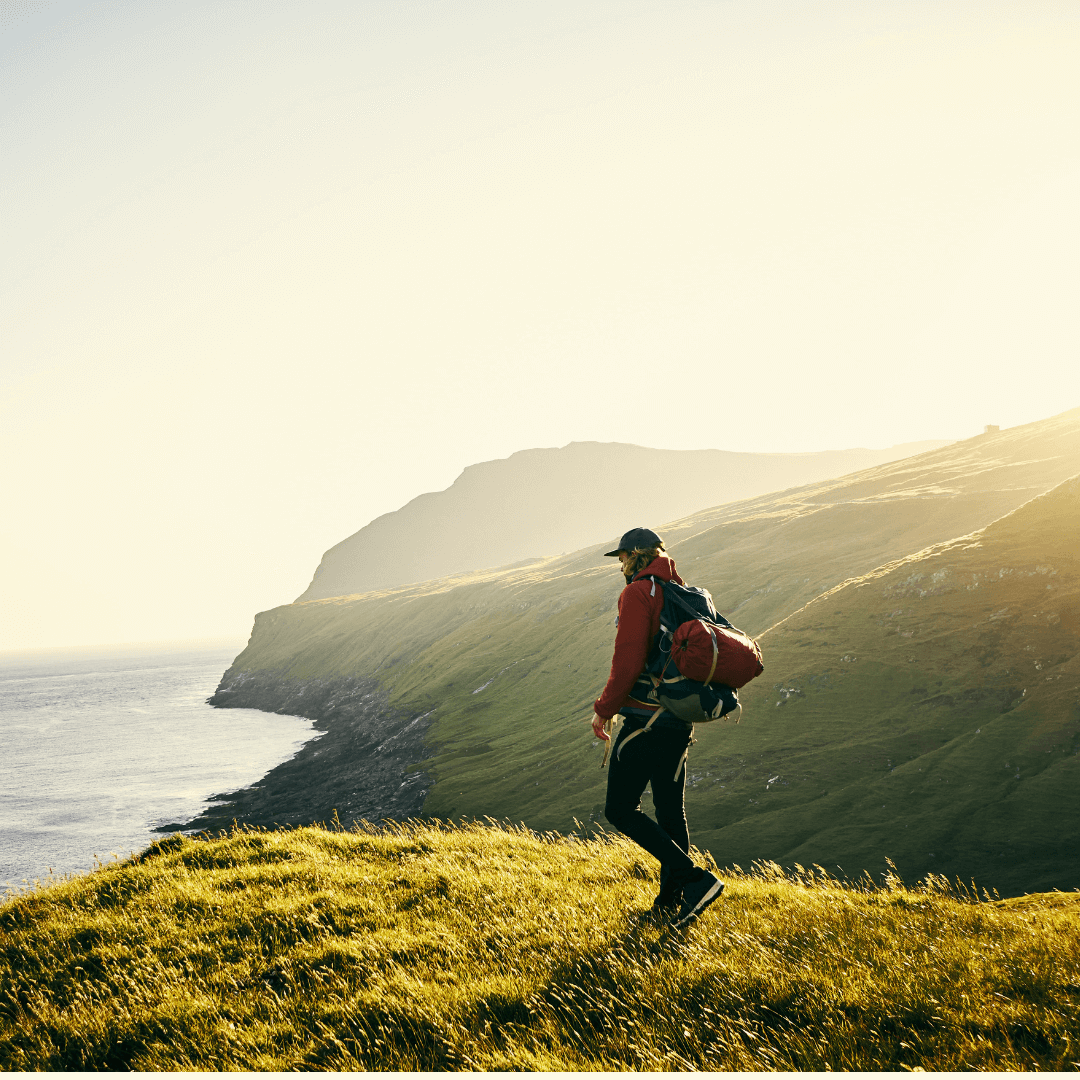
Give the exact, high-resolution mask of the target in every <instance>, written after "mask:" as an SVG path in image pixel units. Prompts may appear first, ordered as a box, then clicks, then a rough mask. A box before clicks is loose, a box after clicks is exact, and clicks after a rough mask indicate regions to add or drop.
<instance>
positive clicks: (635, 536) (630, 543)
mask: <svg viewBox="0 0 1080 1080" xmlns="http://www.w3.org/2000/svg"><path fill="white" fill-rule="evenodd" d="M663 542H664V541H663V540H661V539H660V537H659V536H657V535H656V533H654V532H653V531H652V529H631V530H630V531H629V532H624V533H623V534H622V536H620V537H619V546H618V547H617V548H616V549H615V550H614V551H605V552H604V556H605V558H606V557H607V556H608V555H618V554H619V552H620V551H633V550H634V549H635V548H654V547H659V546H660V545H661V544H662V543H663Z"/></svg>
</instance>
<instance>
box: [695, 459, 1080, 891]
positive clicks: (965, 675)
mask: <svg viewBox="0 0 1080 1080" xmlns="http://www.w3.org/2000/svg"><path fill="white" fill-rule="evenodd" d="M1078 532H1080V480H1072V481H1069V482H1067V483H1065V484H1063V485H1060V486H1059V487H1058V488H1056V489H1054V491H1052V492H1050V493H1048V494H1046V495H1043V496H1041V497H1039V498H1037V499H1035V500H1034V501H1033V502H1031V503H1029V504H1027V505H1025V506H1024V507H1022V508H1021V509H1019V510H1017V511H1014V512H1013V513H1012V514H1010V515H1008V516H1007V517H1005V518H1002V519H1001V520H1000V521H998V522H996V523H994V524H992V525H990V526H989V527H988V528H986V529H984V530H981V531H980V532H977V533H974V534H972V535H970V536H967V537H961V538H959V539H957V540H953V541H951V542H949V543H945V544H939V545H935V546H933V547H931V548H929V549H927V550H925V551H922V552H919V553H918V554H916V555H912V556H910V557H909V558H907V559H903V560H899V561H897V562H896V563H893V564H889V565H887V566H885V567H882V568H880V569H879V570H876V571H874V572H873V573H871V574H869V575H866V576H864V577H861V578H859V579H856V580H855V581H852V582H850V583H848V584H846V585H844V586H841V587H840V588H837V589H836V590H834V591H832V592H831V593H829V594H828V595H826V596H823V597H820V598H819V599H817V600H815V601H814V602H812V603H810V604H808V605H807V606H806V607H805V608H803V609H802V610H801V611H799V612H798V613H796V614H794V615H792V616H791V617H790V618H788V619H787V620H786V621H785V622H783V623H781V624H780V625H779V626H777V627H775V628H774V629H773V630H771V631H770V632H769V634H768V635H767V636H766V637H765V639H764V642H763V644H764V646H765V649H766V655H767V656H768V658H769V660H770V663H771V671H772V672H776V673H778V674H781V680H780V681H778V680H777V678H775V677H772V678H770V672H766V675H765V676H763V678H762V679H761V680H759V682H758V683H757V684H755V685H753V686H752V687H750V688H747V691H746V692H744V700H745V708H746V709H747V710H748V712H749V714H750V716H751V717H753V719H754V722H753V723H752V724H751V723H747V724H745V725H742V726H740V727H739V728H737V729H731V730H725V731H719V732H715V733H714V732H711V731H706V732H705V733H704V734H703V735H702V738H701V745H700V747H699V748H698V752H697V754H696V755H695V758H694V772H695V774H696V775H697V777H698V779H697V781H696V784H695V786H694V787H693V789H692V790H691V791H690V792H689V793H688V802H689V804H690V806H691V807H692V810H691V820H703V819H707V820H709V826H708V827H707V828H703V829H702V830H701V831H699V832H698V834H697V836H696V839H697V841H698V842H699V843H701V844H704V845H706V846H708V847H709V848H710V849H711V850H712V852H713V854H714V856H715V857H716V858H717V859H719V860H721V861H723V860H724V859H726V858H732V859H734V860H736V861H742V860H745V859H747V858H749V857H751V856H752V857H755V858H770V859H776V860H777V861H779V862H781V863H785V864H790V863H792V862H797V861H798V862H801V861H807V860H810V861H817V862H822V863H824V864H825V865H827V866H829V867H830V869H834V867H835V864H837V863H839V864H840V865H842V866H843V867H844V868H845V869H846V870H849V871H852V872H858V871H860V870H861V869H863V868H864V867H865V868H870V869H872V870H873V871H875V872H877V871H881V870H884V868H885V857H886V856H890V857H891V858H893V859H894V860H895V861H896V863H897V865H898V866H899V868H900V870H901V872H902V873H903V874H904V876H905V877H910V878H914V877H918V876H921V875H922V874H924V873H927V872H931V871H933V872H937V873H944V874H946V875H956V874H960V875H962V876H964V877H965V878H968V877H971V876H972V875H974V876H975V877H976V879H977V880H979V881H983V882H989V883H993V884H994V885H995V886H996V887H997V888H999V889H1001V890H1002V891H1003V892H1023V891H1025V890H1036V889H1044V888H1051V887H1059V888H1074V887H1077V886H1080V803H1078V802H1077V799H1076V792H1077V790H1078V789H1080V757H1078V756H1077V751H1078V750H1080V548H1078V547H1077V543H1076V537H1077V535H1078ZM766 680H767V681H766ZM708 774H711V775H708ZM834 872H835V871H834Z"/></svg>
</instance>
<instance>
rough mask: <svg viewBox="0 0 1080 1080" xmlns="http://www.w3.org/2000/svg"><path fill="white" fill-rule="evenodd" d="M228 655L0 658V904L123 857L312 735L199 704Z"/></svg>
mask: <svg viewBox="0 0 1080 1080" xmlns="http://www.w3.org/2000/svg"><path fill="white" fill-rule="evenodd" d="M239 651H240V650H239V647H238V646H232V645H226V646H220V645H218V646H214V647H210V646H203V647H188V648H181V649H177V648H172V649H169V648H152V647H142V648H139V647H131V648H128V649H123V648H116V649H112V650H104V649H103V650H100V651H97V652H93V651H89V650H78V651H75V650H65V651H59V650H51V651H49V652H43V653H37V654H30V653H21V654H11V653H9V654H6V655H4V654H0V898H2V896H3V893H4V886H5V885H7V886H9V887H14V888H24V887H25V886H26V884H27V883H30V884H32V883H33V881H34V880H35V879H40V880H42V881H44V880H46V878H47V876H48V875H49V873H50V872H52V873H53V874H54V875H56V876H60V875H62V874H67V873H73V872H80V871H84V870H89V869H92V868H93V867H94V866H95V865H96V863H97V862H98V861H101V862H109V861H111V859H112V858H113V857H114V856H119V857H122V858H123V857H127V856H128V855H129V854H131V852H133V851H138V850H140V849H142V848H144V847H146V846H147V844H149V843H151V842H152V841H153V840H155V839H158V838H159V837H160V835H161V834H159V833H155V832H153V831H152V830H153V828H154V827H155V826H156V825H163V824H171V823H174V822H185V821H189V820H190V819H191V818H193V817H195V815H197V814H198V813H199V812H200V811H201V810H203V809H205V808H206V807H207V806H208V805H209V804H210V796H212V795H215V794H219V793H223V792H228V791H234V790H236V789H237V788H240V787H244V786H246V785H248V784H252V783H255V782H256V781H257V780H259V779H260V778H261V777H262V776H264V775H265V774H266V773H267V772H268V771H269V770H270V769H272V768H273V767H274V766H275V765H279V764H280V763H281V762H283V761H286V760H288V759H289V758H290V757H292V756H293V755H294V754H295V753H296V751H297V750H299V749H300V747H301V746H303V744H304V743H305V742H306V741H307V740H309V739H310V738H312V737H313V736H315V735H316V733H315V732H314V731H313V725H312V723H311V721H310V720H305V719H303V718H301V717H296V716H278V715H276V714H275V713H264V712H258V711H257V710H255V709H213V708H211V707H210V706H209V705H207V704H206V698H207V697H209V696H210V694H212V693H213V692H214V689H215V688H216V686H217V684H218V681H219V680H220V678H221V675H222V673H223V672H224V671H225V669H226V668H227V667H228V666H229V664H230V662H231V661H232V659H233V657H234V656H235V655H236V654H237V652H239Z"/></svg>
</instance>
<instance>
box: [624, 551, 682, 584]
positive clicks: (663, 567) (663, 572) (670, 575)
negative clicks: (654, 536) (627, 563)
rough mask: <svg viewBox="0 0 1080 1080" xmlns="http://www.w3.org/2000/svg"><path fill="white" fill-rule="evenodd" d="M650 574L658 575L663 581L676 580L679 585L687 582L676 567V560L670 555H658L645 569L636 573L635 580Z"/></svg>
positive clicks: (652, 575)
mask: <svg viewBox="0 0 1080 1080" xmlns="http://www.w3.org/2000/svg"><path fill="white" fill-rule="evenodd" d="M650 576H651V577H658V578H659V579H660V580H661V581H674V582H675V583H676V584H677V585H685V584H686V582H685V581H683V579H682V578H681V577H679V572H678V571H677V570H676V569H675V560H674V559H672V558H671V557H670V556H668V555H657V556H656V558H655V559H653V561H652V562H651V563H649V565H648V566H646V567H645V569H644V570H639V571H638V572H637V573H636V574H635V575H634V580H635V581H637V580H638V579H639V578H643V577H650Z"/></svg>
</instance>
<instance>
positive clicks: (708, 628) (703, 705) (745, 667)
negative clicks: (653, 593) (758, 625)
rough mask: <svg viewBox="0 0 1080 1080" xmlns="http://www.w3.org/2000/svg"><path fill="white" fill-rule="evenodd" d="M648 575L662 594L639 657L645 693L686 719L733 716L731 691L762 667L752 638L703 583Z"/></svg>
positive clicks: (735, 704)
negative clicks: (645, 650) (654, 626)
mask: <svg viewBox="0 0 1080 1080" xmlns="http://www.w3.org/2000/svg"><path fill="white" fill-rule="evenodd" d="M648 576H649V577H650V578H651V579H652V581H653V583H654V587H655V585H659V586H660V589H661V590H662V592H663V595H664V606H663V608H662V609H661V611H660V630H659V632H658V633H657V635H656V637H655V638H654V639H653V644H652V648H651V649H650V651H649V656H648V659H647V660H646V663H645V671H644V675H645V676H646V677H648V678H649V679H650V680H651V682H652V685H653V689H652V693H651V694H650V695H649V696H650V697H652V698H654V699H655V700H656V701H657V703H658V704H660V705H662V706H663V707H664V708H665V709H667V710H668V711H669V712H670V713H672V714H673V715H675V716H677V717H679V718H680V719H682V720H685V721H687V722H689V723H693V724H704V723H708V722H709V721H711V720H719V719H721V718H725V719H735V720H736V721H737V720H738V718H739V716H740V714H741V713H742V706H741V705H740V704H739V696H738V693H737V692H736V691H737V690H738V689H739V688H740V687H742V686H745V685H746V684H747V683H748V682H749V681H750V680H751V679H756V678H757V676H758V675H760V674H761V673H762V671H764V670H765V667H764V665H763V664H762V662H761V649H760V647H759V646H758V643H757V642H756V641H754V640H753V639H752V638H751V637H749V636H748V635H747V634H744V633H743V632H742V631H741V630H739V629H737V628H736V627H734V626H732V625H731V623H729V622H728V621H727V619H725V618H724V617H723V615H721V614H720V613H719V612H718V611H717V610H716V608H715V607H714V605H713V601H712V596H710V595H709V591H708V589H702V588H700V587H698V586H688V585H679V584H678V583H677V582H674V581H663V580H661V579H660V578H656V577H653V575H651V574H650V575H648Z"/></svg>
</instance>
